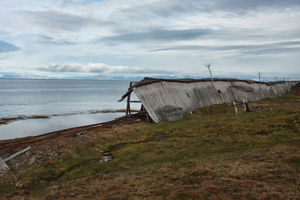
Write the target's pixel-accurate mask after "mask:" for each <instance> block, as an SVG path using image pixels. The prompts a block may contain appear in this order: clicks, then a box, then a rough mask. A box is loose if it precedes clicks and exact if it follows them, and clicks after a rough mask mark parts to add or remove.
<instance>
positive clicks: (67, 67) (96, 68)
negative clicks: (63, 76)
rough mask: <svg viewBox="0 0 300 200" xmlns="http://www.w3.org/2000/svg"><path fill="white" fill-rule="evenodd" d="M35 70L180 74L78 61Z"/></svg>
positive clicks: (172, 71)
mask: <svg viewBox="0 0 300 200" xmlns="http://www.w3.org/2000/svg"><path fill="white" fill-rule="evenodd" d="M35 70H38V71H47V72H84V73H107V74H119V73H131V74H132V73H134V74H143V73H147V74H178V73H180V72H179V71H175V70H161V69H150V68H145V67H128V66H109V65H106V64H103V63H90V64H88V65H82V64H78V63H71V64H55V65H49V66H48V67H37V68H35Z"/></svg>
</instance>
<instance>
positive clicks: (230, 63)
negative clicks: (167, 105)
mask: <svg viewBox="0 0 300 200" xmlns="http://www.w3.org/2000/svg"><path fill="white" fill-rule="evenodd" d="M0 19H1V20H0V73H2V74H3V73H21V74H34V75H39V76H46V77H58V78H61V77H73V76H98V75H105V76H132V77H134V76H158V75H169V76H198V77H208V76H209V72H208V68H207V67H206V65H208V64H210V65H211V72H212V74H213V76H220V77H228V78H251V79H258V73H261V77H271V78H273V77H277V80H280V79H283V78H289V79H290V80H292V79H300V23H299V19H300V1H299V0H284V1H283V0H259V1H258V0H257V1H248V0H185V1H182V0H143V1H141V0H47V1H40V0H30V1H28V0H9V1H8V0H0Z"/></svg>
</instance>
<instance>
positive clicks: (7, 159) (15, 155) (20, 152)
mask: <svg viewBox="0 0 300 200" xmlns="http://www.w3.org/2000/svg"><path fill="white" fill-rule="evenodd" d="M29 149H31V146H28V147H27V148H25V149H23V150H21V151H19V152H17V153H15V154H13V155H11V156H9V157H8V158H5V159H4V162H7V161H9V160H10V159H12V158H14V157H17V156H18V155H20V154H22V153H24V152H26V151H28V150H29Z"/></svg>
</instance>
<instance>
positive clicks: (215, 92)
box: [119, 78, 297, 123]
mask: <svg viewBox="0 0 300 200" xmlns="http://www.w3.org/2000/svg"><path fill="white" fill-rule="evenodd" d="M295 84H297V82H285V81H281V82H276V83H274V82H270V83H264V82H257V81H247V80H238V79H214V87H213V86H212V84H211V80H210V79H154V78H144V79H143V80H142V81H140V82H137V83H135V84H134V85H132V86H131V87H129V89H128V91H127V92H126V93H125V94H124V95H123V96H122V98H121V99H120V100H119V102H120V101H123V100H124V99H125V98H126V97H127V109H126V114H128V113H130V102H131V101H130V94H131V92H134V93H135V94H136V96H137V97H138V99H139V100H140V102H141V103H142V107H143V108H144V109H145V110H146V111H147V113H148V114H149V116H150V117H151V119H152V120H153V121H154V122H156V123H158V122H159V121H161V120H163V116H162V115H161V112H160V110H159V109H160V108H162V107H164V106H175V107H178V108H181V109H182V112H189V111H194V110H197V109H200V108H202V107H207V106H211V105H214V104H222V103H230V102H232V101H236V102H249V101H257V100H261V99H265V98H276V97H279V96H281V95H282V94H284V93H286V92H287V91H289V90H290V87H292V86H293V85H295ZM127 110H128V111H127Z"/></svg>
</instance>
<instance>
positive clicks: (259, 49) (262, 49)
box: [150, 41, 300, 55]
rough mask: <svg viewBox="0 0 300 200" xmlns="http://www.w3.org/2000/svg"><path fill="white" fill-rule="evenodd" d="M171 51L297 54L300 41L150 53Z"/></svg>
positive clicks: (201, 47)
mask: <svg viewBox="0 0 300 200" xmlns="http://www.w3.org/2000/svg"><path fill="white" fill-rule="evenodd" d="M172 50H190V51H200V50H204V51H231V50H236V51H237V53H242V54H245V55H259V54H271V53H287V52H289V53H291V52H299V50H300V41H285V42H277V43H267V44H257V45H255V44H253V45H225V46H217V45H214V46H200V45H181V46H174V47H168V48H158V49H152V50H150V51H172Z"/></svg>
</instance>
